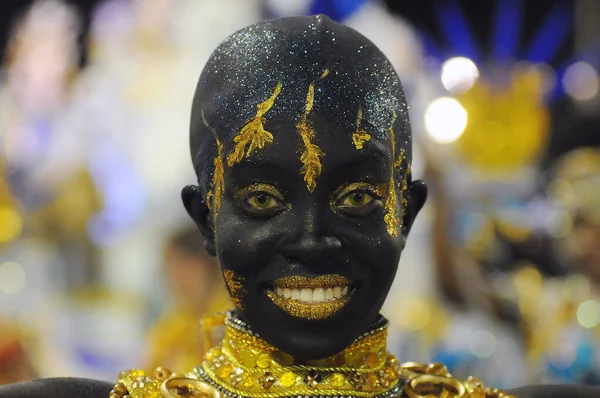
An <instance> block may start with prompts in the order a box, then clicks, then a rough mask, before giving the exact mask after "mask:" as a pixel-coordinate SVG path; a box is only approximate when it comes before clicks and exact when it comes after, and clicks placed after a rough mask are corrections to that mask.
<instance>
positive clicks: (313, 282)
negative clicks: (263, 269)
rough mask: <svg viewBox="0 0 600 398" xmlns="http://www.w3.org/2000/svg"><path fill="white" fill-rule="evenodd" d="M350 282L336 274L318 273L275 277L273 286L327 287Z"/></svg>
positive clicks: (342, 285) (297, 287)
mask: <svg viewBox="0 0 600 398" xmlns="http://www.w3.org/2000/svg"><path fill="white" fill-rule="evenodd" d="M350 284H351V281H350V279H348V278H346V277H344V276H341V275H337V274H333V275H319V276H314V277H307V276H286V277H285V278H280V279H276V280H275V282H274V285H275V287H279V288H282V289H286V288H287V289H316V288H323V289H327V288H330V287H331V288H333V287H336V286H340V287H345V286H350Z"/></svg>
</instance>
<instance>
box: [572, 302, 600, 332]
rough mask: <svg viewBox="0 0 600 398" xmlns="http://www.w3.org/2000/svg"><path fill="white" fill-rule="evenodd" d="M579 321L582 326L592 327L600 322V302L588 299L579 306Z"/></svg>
mask: <svg viewBox="0 0 600 398" xmlns="http://www.w3.org/2000/svg"><path fill="white" fill-rule="evenodd" d="M577 321H578V322H579V324H580V325H581V326H583V327H584V328H587V329H592V328H595V327H596V326H598V324H600V303H599V302H598V301H596V300H587V301H584V302H583V303H581V304H580V305H579V308H577Z"/></svg>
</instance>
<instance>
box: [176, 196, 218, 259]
mask: <svg viewBox="0 0 600 398" xmlns="http://www.w3.org/2000/svg"><path fill="white" fill-rule="evenodd" d="M181 199H182V200H183V205H184V206H185V210H187V212H188V214H189V215H190V217H192V220H194V222H195V223H196V225H197V226H198V229H199V230H200V232H201V233H202V235H203V236H204V248H205V249H206V252H207V253H208V254H210V255H211V256H216V250H215V233H214V229H213V224H212V219H211V217H210V209H209V208H208V206H207V205H206V202H205V201H204V198H203V197H202V193H201V192H200V187H198V186H196V185H188V186H186V187H185V188H183V190H182V191H181Z"/></svg>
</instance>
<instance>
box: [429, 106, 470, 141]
mask: <svg viewBox="0 0 600 398" xmlns="http://www.w3.org/2000/svg"><path fill="white" fill-rule="evenodd" d="M425 127H426V129H427V132H428V133H429V136H430V137H431V138H432V139H433V140H434V141H436V142H438V143H441V144H449V143H451V142H454V141H456V140H457V139H458V138H459V137H460V136H461V135H462V133H463V132H464V131H465V128H466V127H467V111H466V110H465V108H463V106H462V105H461V104H460V102H458V101H457V100H455V99H454V98H449V97H441V98H438V99H436V100H434V101H432V102H431V104H429V107H428V108H427V111H426V112H425Z"/></svg>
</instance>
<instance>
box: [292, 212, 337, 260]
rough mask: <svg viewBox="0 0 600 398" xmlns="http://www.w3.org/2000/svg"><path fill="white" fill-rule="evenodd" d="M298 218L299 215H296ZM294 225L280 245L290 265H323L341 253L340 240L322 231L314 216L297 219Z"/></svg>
mask: <svg viewBox="0 0 600 398" xmlns="http://www.w3.org/2000/svg"><path fill="white" fill-rule="evenodd" d="M297 216H300V215H297ZM298 219H299V222H298V223H297V224H296V225H293V226H292V225H290V228H293V231H292V233H291V234H289V235H288V239H286V240H285V241H284V242H283V244H282V254H283V255H284V256H285V257H286V258H287V259H288V261H290V262H292V263H297V262H299V263H302V264H304V265H306V266H319V265H325V264H326V263H327V262H328V261H329V260H331V259H333V258H335V257H336V256H337V255H338V254H339V253H341V252H342V249H343V245H342V242H341V240H340V239H339V238H338V237H336V236H333V234H329V233H327V232H325V231H323V230H322V228H320V227H319V223H318V222H317V220H316V217H314V215H310V214H309V215H306V216H300V217H298Z"/></svg>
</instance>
